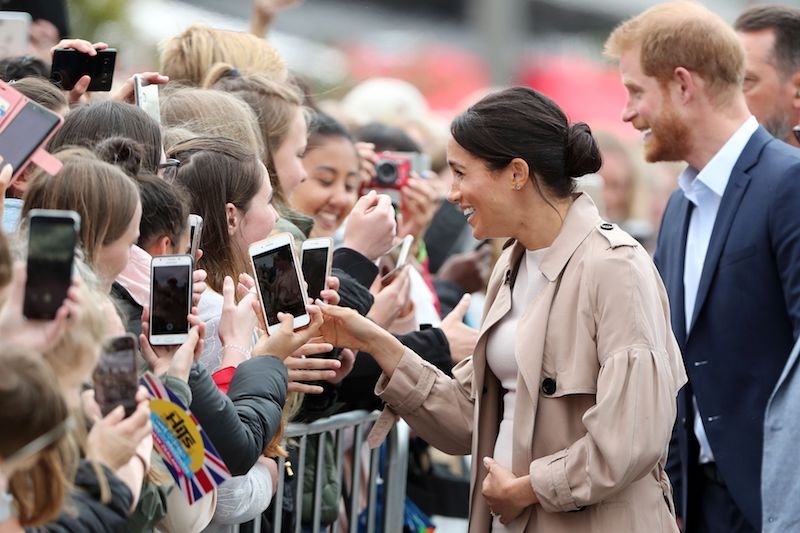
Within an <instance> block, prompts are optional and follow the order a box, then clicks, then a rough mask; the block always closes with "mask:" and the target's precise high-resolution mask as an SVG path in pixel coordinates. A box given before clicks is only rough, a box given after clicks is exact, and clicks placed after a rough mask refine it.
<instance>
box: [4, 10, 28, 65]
mask: <svg viewBox="0 0 800 533" xmlns="http://www.w3.org/2000/svg"><path fill="white" fill-rule="evenodd" d="M30 25H31V16H30V15H29V14H28V13H23V12H21V11H0V57H17V56H23V55H25V54H26V53H27V52H28V28H29V27H30Z"/></svg>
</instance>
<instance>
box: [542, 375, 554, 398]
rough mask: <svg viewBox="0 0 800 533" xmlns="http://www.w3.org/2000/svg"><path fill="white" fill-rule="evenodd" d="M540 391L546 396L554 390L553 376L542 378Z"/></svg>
mask: <svg viewBox="0 0 800 533" xmlns="http://www.w3.org/2000/svg"><path fill="white" fill-rule="evenodd" d="M542 392H543V393H545V394H547V395H548V396H550V395H551V394H553V393H554V392H556V380H554V379H553V378H544V379H543V380H542Z"/></svg>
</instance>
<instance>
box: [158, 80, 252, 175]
mask: <svg viewBox="0 0 800 533" xmlns="http://www.w3.org/2000/svg"><path fill="white" fill-rule="evenodd" d="M161 120H162V124H163V125H164V127H167V128H170V129H175V128H180V129H183V130H187V131H190V132H192V133H194V134H195V135H198V136H203V137H225V138H228V139H233V140H234V141H237V142H240V143H242V144H244V145H245V146H247V147H248V148H250V149H251V150H252V151H253V152H255V153H256V154H257V155H258V157H259V159H262V160H263V159H264V158H265V154H264V140H263V138H262V137H261V131H260V129H259V126H258V121H257V120H256V116H255V114H254V113H253V110H252V109H250V107H249V106H248V105H247V104H245V103H244V102H242V101H241V100H239V99H238V98H236V97H234V96H232V95H230V94H226V93H224V92H222V91H210V90H203V89H196V88H189V87H182V88H179V89H177V90H173V91H168V92H166V94H165V96H164V97H163V98H162V100H161ZM168 148H170V147H168Z"/></svg>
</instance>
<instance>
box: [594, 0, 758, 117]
mask: <svg viewBox="0 0 800 533" xmlns="http://www.w3.org/2000/svg"><path fill="white" fill-rule="evenodd" d="M636 48H639V50H640V54H641V55H640V58H639V61H640V63H641V67H642V71H643V72H644V74H646V75H647V76H652V77H655V78H656V79H657V80H659V81H660V82H662V83H666V81H667V80H669V79H670V78H671V77H672V73H673V72H674V70H675V69H676V68H677V67H684V68H686V69H687V70H689V71H692V72H695V73H697V74H698V75H699V76H700V77H701V78H702V79H703V80H704V81H705V82H706V83H707V84H708V95H709V97H710V98H711V100H712V102H715V103H716V104H722V103H726V102H727V101H728V99H729V98H730V97H731V96H733V95H734V94H736V93H737V92H739V91H741V86H742V82H743V81H744V50H743V49H742V45H741V43H740V42H739V39H738V37H737V36H736V33H735V32H734V31H733V28H731V27H730V26H729V25H728V24H727V23H726V22H725V21H724V20H722V19H721V18H720V17H719V16H717V15H715V14H714V13H712V12H711V11H709V10H708V9H706V8H705V7H703V6H701V5H700V4H698V3H696V2H690V1H685V0H684V1H675V2H669V3H665V4H659V5H657V6H654V7H651V8H650V9H648V10H646V11H644V12H643V13H640V14H639V15H637V16H635V17H633V18H630V19H628V20H626V21H624V22H622V23H621V24H620V25H619V26H617V27H616V28H615V29H614V31H613V32H612V33H611V35H610V36H609V38H608V40H607V41H606V43H605V49H604V53H605V55H606V56H607V57H609V58H611V59H614V60H617V61H618V60H619V58H620V57H621V56H622V54H624V53H625V52H627V51H630V50H635V49H636Z"/></svg>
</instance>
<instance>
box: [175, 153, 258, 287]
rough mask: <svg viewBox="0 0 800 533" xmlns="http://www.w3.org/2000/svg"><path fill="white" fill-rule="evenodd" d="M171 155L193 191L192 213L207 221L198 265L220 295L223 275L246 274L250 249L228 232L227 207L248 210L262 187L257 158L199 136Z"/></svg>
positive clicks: (177, 178) (181, 178)
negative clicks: (246, 258)
mask: <svg viewBox="0 0 800 533" xmlns="http://www.w3.org/2000/svg"><path fill="white" fill-rule="evenodd" d="M168 155H169V157H173V158H175V159H178V160H179V161H180V162H181V165H180V166H179V167H178V171H177V173H176V175H175V181H176V182H177V183H179V184H180V185H182V186H183V187H184V188H185V189H186V191H187V192H188V193H189V204H190V211H191V212H192V213H195V214H197V215H200V216H201V217H203V234H202V236H201V238H200V248H202V249H203V251H204V252H205V253H204V254H203V257H202V258H201V259H200V262H199V263H198V266H199V268H203V269H205V271H206V272H207V273H208V279H207V280H206V282H207V283H208V286H209V287H211V288H212V289H213V290H214V291H216V292H218V293H220V294H222V282H223V281H224V279H225V276H231V277H232V278H233V279H238V278H239V274H241V273H242V272H247V271H248V267H247V261H246V260H245V259H244V257H245V255H246V253H247V250H239V249H238V247H237V245H236V243H235V242H234V241H232V240H231V238H230V235H229V234H228V216H227V213H226V210H225V204H227V203H231V204H233V205H235V206H236V207H237V208H238V209H240V210H242V211H244V212H246V211H247V210H248V209H250V203H251V201H252V199H253V197H254V196H255V195H256V194H258V192H259V190H260V189H261V186H262V185H263V181H262V180H263V174H262V170H261V167H260V165H259V160H258V158H257V157H256V155H255V153H253V151H252V150H248V149H247V147H245V146H244V145H243V144H241V143H237V142H236V141H233V140H230V139H224V138H212V137H197V138H194V139H189V140H187V141H184V142H182V143H179V144H177V145H175V146H174V147H173V148H172V149H171V150H170V152H169V154H168Z"/></svg>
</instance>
